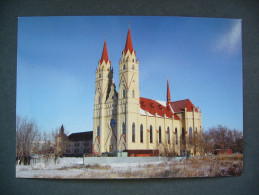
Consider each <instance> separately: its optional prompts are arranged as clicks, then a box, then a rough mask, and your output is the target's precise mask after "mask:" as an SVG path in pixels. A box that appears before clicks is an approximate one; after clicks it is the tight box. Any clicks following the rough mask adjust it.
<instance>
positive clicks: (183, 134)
mask: <svg viewBox="0 0 259 195" xmlns="http://www.w3.org/2000/svg"><path fill="white" fill-rule="evenodd" d="M182 142H183V144H185V130H184V128H182Z"/></svg>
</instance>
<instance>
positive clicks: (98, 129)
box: [97, 126, 100, 137]
mask: <svg viewBox="0 0 259 195" xmlns="http://www.w3.org/2000/svg"><path fill="white" fill-rule="evenodd" d="M97 136H98V137H100V127H99V126H98V127H97Z"/></svg>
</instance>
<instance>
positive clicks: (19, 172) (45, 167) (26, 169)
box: [16, 158, 164, 178]
mask: <svg viewBox="0 0 259 195" xmlns="http://www.w3.org/2000/svg"><path fill="white" fill-rule="evenodd" d="M163 162H164V161H157V162H146V163H110V164H102V165H101V166H100V167H101V168H100V169H98V168H97V169H95V168H91V167H90V168H85V167H84V166H83V158H60V160H59V164H44V163H37V164H33V165H17V166H16V177H22V178H23V177H25V178H48V177H50V178H77V177H78V176H82V174H85V175H84V176H86V177H87V173H90V175H91V173H93V174H94V173H95V172H96V173H97V172H98V173H102V172H107V169H106V168H104V169H102V167H106V166H107V167H109V172H110V173H111V172H115V171H119V172H126V171H129V170H130V171H138V170H143V169H145V166H148V165H153V166H156V165H158V164H160V163H163ZM92 166H94V165H92Z"/></svg>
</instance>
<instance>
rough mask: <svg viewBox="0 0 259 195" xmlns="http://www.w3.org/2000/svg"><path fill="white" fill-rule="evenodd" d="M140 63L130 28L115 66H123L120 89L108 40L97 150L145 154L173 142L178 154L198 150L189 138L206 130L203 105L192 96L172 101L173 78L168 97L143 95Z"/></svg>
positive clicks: (98, 88) (98, 92)
mask: <svg viewBox="0 0 259 195" xmlns="http://www.w3.org/2000/svg"><path fill="white" fill-rule="evenodd" d="M139 66H141V63H139V61H138V59H137V56H136V51H135V50H134V49H133V44H132V40H131V34H130V29H128V34H127V39H126V44H125V48H124V49H123V50H122V56H121V59H120V61H119V66H116V68H119V87H118V90H116V86H115V83H114V81H113V67H112V66H111V61H110V60H109V57H108V50H107V43H106V40H105V42H104V47H103V52H102V56H101V59H100V60H99V61H98V67H97V68H96V72H95V75H96V79H95V98H94V116H93V148H92V151H93V153H94V154H97V155H98V154H101V153H104V152H118V151H125V152H128V153H131V154H132V153H133V155H134V153H135V154H136V155H135V156H137V154H142V156H143V155H145V154H150V151H153V154H154V151H158V150H159V146H167V145H171V146H173V148H174V150H175V152H176V153H177V154H178V155H181V154H185V153H186V152H189V153H191V154H192V155H197V153H196V151H195V149H194V147H193V146H192V145H191V144H192V142H190V140H192V138H193V137H195V136H196V135H201V133H202V119H201V112H200V110H199V108H196V107H195V106H194V105H193V104H192V102H191V101H190V100H189V99H185V100H179V101H171V95H170V88H169V81H168V80H167V86H166V85H165V87H167V94H165V101H160V100H153V99H149V98H144V97H140V91H139V81H140V80H139ZM140 78H141V77H140ZM142 82H143V81H142Z"/></svg>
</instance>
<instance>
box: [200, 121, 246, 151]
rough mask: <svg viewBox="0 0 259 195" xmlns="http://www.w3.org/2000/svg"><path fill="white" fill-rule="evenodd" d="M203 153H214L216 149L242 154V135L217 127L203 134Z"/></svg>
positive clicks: (223, 127) (238, 132) (236, 131)
mask: <svg viewBox="0 0 259 195" xmlns="http://www.w3.org/2000/svg"><path fill="white" fill-rule="evenodd" d="M203 136H204V143H205V148H204V149H205V152H209V153H215V151H216V150H217V149H222V150H225V149H232V151H233V152H239V153H242V152H243V134H242V132H240V131H238V130H236V129H234V130H231V129H229V128H227V127H226V126H222V125H218V126H217V127H213V128H210V129H209V130H208V131H207V132H204V134H203Z"/></svg>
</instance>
